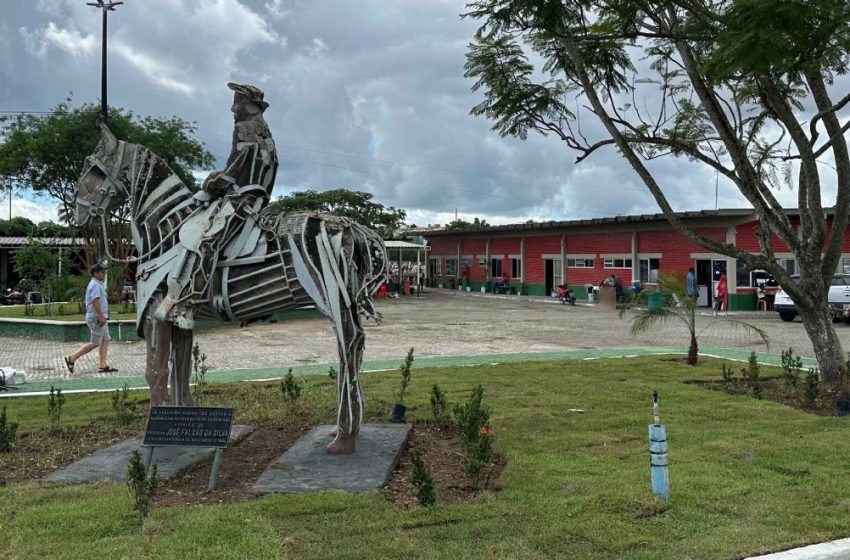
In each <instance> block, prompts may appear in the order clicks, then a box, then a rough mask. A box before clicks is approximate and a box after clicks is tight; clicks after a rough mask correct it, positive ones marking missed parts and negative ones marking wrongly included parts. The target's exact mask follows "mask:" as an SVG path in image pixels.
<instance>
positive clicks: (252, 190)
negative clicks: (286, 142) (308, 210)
mask: <svg viewBox="0 0 850 560" xmlns="http://www.w3.org/2000/svg"><path fill="white" fill-rule="evenodd" d="M227 87H229V88H230V89H232V90H233V91H234V96H233V105H232V106H231V108H230V110H231V111H232V112H233V120H234V127H233V147H232V149H231V152H230V156H229V157H228V158H227V164H226V166H225V169H224V170H223V171H213V172H212V173H210V175H209V176H208V177H207V178H206V180H205V181H204V184H203V187H202V190H201V191H200V192H198V193H197V194H196V195H195V199H196V200H197V201H198V202H199V212H200V213H201V214H203V213H204V210H203V209H207V210H208V211H206V213H205V218H204V220H203V223H202V224H201V227H200V228H197V227H185V226H184V228H182V229H181V233H180V239H181V242H182V243H183V245H184V247H185V248H186V249H185V251H184V252H183V254H182V256H181V259H180V262H179V265H178V266H177V267H176V271H175V274H172V275H170V276H169V278H168V281H167V284H168V291H167V294H166V295H165V297H164V298H163V301H162V303H161V304H160V305H159V307H158V308H157V310H156V311H155V312H154V318H155V319H157V320H160V321H165V320H171V321H173V322H174V323H175V324H176V325H177V326H178V327H181V328H192V325H193V322H194V319H193V313H192V311H191V303H192V302H193V301H198V300H204V299H206V300H207V301H208V300H209V298H207V297H206V296H205V295H204V292H205V291H206V290H207V289H208V287H209V286H210V285H211V282H210V281H209V280H210V278H209V277H210V275H211V274H212V272H213V271H214V270H215V266H216V263H217V259H218V258H219V257H218V254H219V252H220V251H219V249H220V248H221V246H222V244H223V243H226V242H227V241H230V240H231V239H233V238H234V236H235V234H237V233H239V231H241V230H242V229H250V228H252V227H255V225H256V223H257V219H258V216H259V212H260V210H262V209H263V208H264V207H266V206H267V205H268V203H269V199H270V198H271V193H272V189H273V188H274V181H275V175H276V174H277V166H278V162H277V152H276V150H275V145H274V140H273V139H272V134H271V131H270V130H269V125H268V124H267V123H266V120H265V119H264V118H263V112H264V111H265V110H266V108H267V107H268V106H269V104H268V103H266V102H265V101H264V100H263V92H262V91H261V90H260V89H259V88H257V87H254V86H251V85H243V84H235V83H232V82H231V83H228V84H227ZM184 230H185V235H184ZM237 252H238V249H237ZM187 288H188V290H187Z"/></svg>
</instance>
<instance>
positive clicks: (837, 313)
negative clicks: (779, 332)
mask: <svg viewBox="0 0 850 560" xmlns="http://www.w3.org/2000/svg"><path fill="white" fill-rule="evenodd" d="M791 280H793V281H794V282H799V281H800V275H799V274H794V275H793V276H791ZM828 301H829V310H830V311H831V312H832V318H833V320H839V319H842V320H844V322H845V323H850V317H848V316H846V314H845V311H848V310H850V274H833V275H832V285H830V287H829V297H828ZM773 308H774V309H775V310H776V311H777V312H778V313H779V318H780V319H782V320H783V321H793V320H794V318H795V317H796V316H797V307H796V306H795V305H794V301H793V300H792V299H791V296H789V295H788V294H787V293H786V292H785V290H782V289H780V290H779V291H778V292H777V293H776V299H774V301H773Z"/></svg>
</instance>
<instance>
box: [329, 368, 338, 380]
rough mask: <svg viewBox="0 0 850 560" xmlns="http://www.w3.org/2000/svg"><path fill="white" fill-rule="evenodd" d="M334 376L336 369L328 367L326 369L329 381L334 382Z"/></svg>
mask: <svg viewBox="0 0 850 560" xmlns="http://www.w3.org/2000/svg"><path fill="white" fill-rule="evenodd" d="M336 376H337V373H336V368H334V367H333V366H331V367H329V368H328V377H330V378H331V379H333V380H334V381H336Z"/></svg>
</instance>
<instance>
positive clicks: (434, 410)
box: [431, 383, 449, 424]
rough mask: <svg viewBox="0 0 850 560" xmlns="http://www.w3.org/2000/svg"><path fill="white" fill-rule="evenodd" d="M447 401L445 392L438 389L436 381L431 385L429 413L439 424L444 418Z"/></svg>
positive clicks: (447, 405) (446, 410) (447, 406)
mask: <svg viewBox="0 0 850 560" xmlns="http://www.w3.org/2000/svg"><path fill="white" fill-rule="evenodd" d="M448 408H449V403H448V401H447V400H446V394H445V393H443V390H442V389H440V386H439V385H437V384H436V383H435V384H434V386H433V387H431V415H432V416H433V417H434V422H436V423H438V424H440V423H442V422H444V421H445V420H446V413H447V412H448Z"/></svg>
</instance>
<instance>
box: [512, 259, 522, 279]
mask: <svg viewBox="0 0 850 560" xmlns="http://www.w3.org/2000/svg"><path fill="white" fill-rule="evenodd" d="M511 278H522V259H511Z"/></svg>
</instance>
